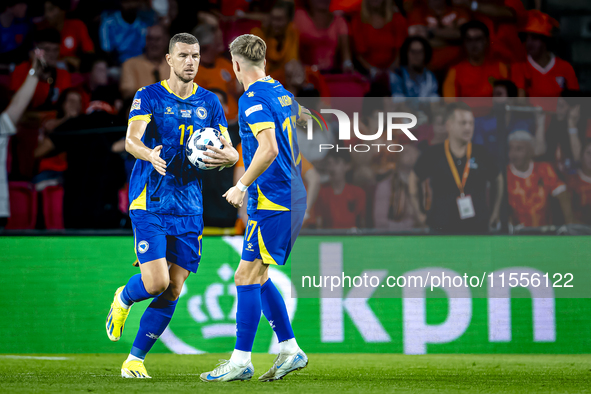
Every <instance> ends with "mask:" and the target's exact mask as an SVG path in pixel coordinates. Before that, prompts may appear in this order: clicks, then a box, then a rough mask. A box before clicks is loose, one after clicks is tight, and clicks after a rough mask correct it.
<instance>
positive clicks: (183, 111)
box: [181, 109, 205, 119]
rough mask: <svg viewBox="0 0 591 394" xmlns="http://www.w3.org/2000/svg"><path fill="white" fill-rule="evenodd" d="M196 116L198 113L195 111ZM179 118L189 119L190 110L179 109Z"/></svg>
mask: <svg viewBox="0 0 591 394" xmlns="http://www.w3.org/2000/svg"><path fill="white" fill-rule="evenodd" d="M197 115H199V111H197ZM181 116H182V117H183V118H190V117H191V110H190V109H181ZM204 117H205V116H204ZM202 119H203V118H202Z"/></svg>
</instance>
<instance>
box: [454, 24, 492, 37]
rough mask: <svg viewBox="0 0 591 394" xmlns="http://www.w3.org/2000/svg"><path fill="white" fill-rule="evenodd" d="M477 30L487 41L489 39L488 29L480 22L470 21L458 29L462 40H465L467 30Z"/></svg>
mask: <svg viewBox="0 0 591 394" xmlns="http://www.w3.org/2000/svg"><path fill="white" fill-rule="evenodd" d="M472 29H478V30H480V31H482V32H483V33H484V36H485V37H486V38H487V39H488V38H489V37H490V31H489V30H488V27H487V26H486V25H485V24H484V22H481V21H470V22H466V23H464V24H463V25H462V26H461V27H460V34H461V35H462V40H465V39H466V35H467V34H468V30H472Z"/></svg>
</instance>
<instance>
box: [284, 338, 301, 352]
mask: <svg viewBox="0 0 591 394" xmlns="http://www.w3.org/2000/svg"><path fill="white" fill-rule="evenodd" d="M298 350H300V347H299V346H298V343H297V342H296V340H295V338H291V339H288V340H287V341H283V342H279V353H282V354H296V353H297V352H298Z"/></svg>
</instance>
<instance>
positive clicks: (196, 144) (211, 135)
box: [185, 127, 224, 170]
mask: <svg viewBox="0 0 591 394" xmlns="http://www.w3.org/2000/svg"><path fill="white" fill-rule="evenodd" d="M221 135H222V133H221V132H220V131H219V130H216V129H214V128H212V127H204V128H202V129H199V130H197V131H195V132H194V133H193V134H192V135H191V137H190V138H189V141H187V144H186V146H185V153H186V154H187V158H188V159H189V161H190V162H191V163H192V164H193V165H194V166H195V167H197V168H199V169H200V170H211V169H213V168H215V167H206V166H205V163H204V162H203V160H205V159H210V157H207V156H206V155H204V153H205V152H206V151H208V150H209V149H207V146H208V145H209V146H215V147H216V148H218V149H224V144H222V141H221V140H220V136H221Z"/></svg>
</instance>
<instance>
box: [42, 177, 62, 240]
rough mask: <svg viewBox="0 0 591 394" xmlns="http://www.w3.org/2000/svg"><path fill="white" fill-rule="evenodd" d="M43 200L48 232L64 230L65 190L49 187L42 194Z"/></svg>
mask: <svg viewBox="0 0 591 394" xmlns="http://www.w3.org/2000/svg"><path fill="white" fill-rule="evenodd" d="M41 198H42V199H43V218H44V219H45V228H46V229H48V230H63V229H64V205H63V204H64V188H63V187H61V186H58V185H52V186H47V187H46V188H45V189H43V191H42V192H41Z"/></svg>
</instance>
